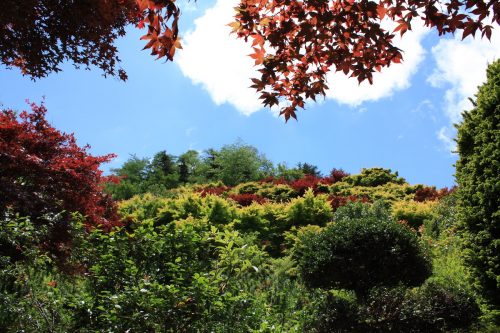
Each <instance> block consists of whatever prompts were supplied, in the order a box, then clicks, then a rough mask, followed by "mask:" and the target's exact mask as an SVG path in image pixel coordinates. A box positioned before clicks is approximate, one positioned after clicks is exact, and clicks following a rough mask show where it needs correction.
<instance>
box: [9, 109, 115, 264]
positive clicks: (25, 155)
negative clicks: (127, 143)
mask: <svg viewBox="0 0 500 333" xmlns="http://www.w3.org/2000/svg"><path fill="white" fill-rule="evenodd" d="M46 112H47V109H46V108H45V106H44V105H43V104H41V105H36V104H31V112H27V111H23V112H21V113H20V114H19V115H17V114H16V112H14V111H12V110H9V109H7V110H0V219H5V218H7V217H8V216H16V215H18V216H21V217H29V218H30V220H31V221H33V223H34V224H35V226H37V227H40V230H46V231H47V232H46V233H44V234H46V237H47V239H44V240H43V242H44V244H45V247H46V250H48V251H50V252H51V253H53V254H55V255H57V256H58V257H60V258H61V257H62V258H64V257H65V254H67V253H66V250H67V247H66V246H63V244H66V242H67V241H69V240H70V239H71V236H70V232H69V230H70V226H71V222H72V217H71V214H72V213H73V212H79V213H81V214H82V215H84V216H85V223H86V224H87V226H88V227H95V226H98V227H103V228H110V227H112V226H113V225H117V224H119V223H120V221H119V217H118V215H117V211H116V205H115V204H114V202H113V201H112V200H111V198H110V197H109V196H108V195H107V194H105V193H104V192H103V187H102V186H103V183H104V182H105V181H109V178H108V177H104V176H103V175H102V171H101V170H100V169H99V166H100V165H101V164H102V163H105V162H108V161H109V160H110V159H111V158H113V157H114V155H112V154H110V155H105V156H92V155H90V154H89V153H88V149H89V146H85V147H83V148H82V147H79V146H78V145H77V143H76V140H75V138H74V136H73V135H72V134H65V133H62V132H60V131H58V130H57V129H55V128H54V127H52V126H51V125H50V124H49V123H48V122H47V120H46V119H45V114H46ZM44 237H45V236H44ZM6 246H7V247H8V244H7V245H6V244H2V243H1V242H0V254H1V253H2V252H3V251H6V248H5V247H6ZM7 250H8V249H7ZM11 250H14V251H17V250H19V249H12V248H11ZM19 251H20V250H19Z"/></svg>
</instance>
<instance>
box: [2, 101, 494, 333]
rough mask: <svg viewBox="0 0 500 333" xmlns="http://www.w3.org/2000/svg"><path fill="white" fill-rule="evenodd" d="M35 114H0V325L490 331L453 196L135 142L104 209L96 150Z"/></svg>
mask: <svg viewBox="0 0 500 333" xmlns="http://www.w3.org/2000/svg"><path fill="white" fill-rule="evenodd" d="M45 112H46V110H45V108H44V107H43V105H42V106H36V105H33V110H32V112H23V113H21V114H19V115H16V114H15V113H14V112H13V111H11V110H6V111H4V112H2V114H1V116H2V122H0V134H1V135H0V139H1V140H0V148H1V150H0V158H1V160H0V161H1V163H0V167H1V168H2V169H1V171H2V173H0V180H1V181H2V183H1V184H2V187H1V191H2V194H4V195H2V196H1V197H0V198H1V200H2V201H1V202H2V206H1V208H2V210H1V215H0V331H1V332H6V333H13V332H82V333H90V332H116V333H124V332H143V331H144V332H186V333H190V332H214V333H225V332H254V333H256V332H261V333H264V332H266V333H274V332H297V333H298V332H310V333H319V332H389V331H393V332H422V333H427V332H495V331H498V326H495V325H496V324H495V323H494V322H493V321H491V320H490V319H489V318H491V317H488V316H483V317H482V318H480V316H481V315H482V314H483V315H484V314H488V313H489V312H488V311H487V310H488V309H485V308H484V307H482V308H481V310H480V308H479V307H478V302H477V301H478V297H477V295H476V294H475V293H474V288H472V286H471V285H470V283H469V282H468V281H469V278H470V273H469V271H468V270H467V268H466V266H465V265H464V261H463V258H462V256H461V247H460V246H461V240H460V238H459V237H458V236H457V226H458V224H457V220H458V219H457V216H460V217H461V216H463V210H461V209H460V210H459V209H458V206H459V205H460V203H461V202H462V201H463V200H464V199H463V197H462V194H461V193H458V194H457V193H456V192H454V191H448V190H447V189H442V190H437V189H435V188H432V187H426V186H423V185H410V184H408V183H407V182H406V181H405V180H404V179H403V178H401V177H399V176H398V175H397V173H395V172H392V171H391V170H387V169H381V168H372V169H363V170H362V171H361V173H360V174H354V175H348V174H347V173H345V172H343V171H342V170H338V169H333V170H332V172H331V173H330V174H329V175H328V176H326V177H322V175H321V174H319V173H318V172H317V168H316V167H315V166H314V165H312V164H308V163H301V164H300V165H298V166H297V167H296V168H287V167H286V166H285V165H283V164H280V165H278V166H277V167H274V166H273V165H272V163H270V162H269V161H268V160H267V159H266V158H265V157H263V156H262V155H261V154H259V153H258V151H257V150H256V149H255V148H253V147H251V146H248V145H245V144H243V143H237V144H233V145H228V146H224V147H222V148H221V149H220V150H214V149H211V150H208V151H207V152H206V153H205V155H202V156H201V157H200V156H198V153H196V152H193V151H188V152H186V153H185V154H182V155H181V156H179V157H176V156H173V155H171V154H168V153H167V152H166V151H162V152H159V153H157V154H156V155H155V156H154V157H153V158H152V159H141V158H137V157H135V156H132V157H131V158H130V159H129V160H128V161H127V162H125V164H124V165H123V166H122V167H121V168H118V169H116V170H115V171H114V173H115V175H116V176H117V177H118V178H121V182H120V183H111V184H109V183H108V185H107V186H108V190H109V191H110V192H111V193H113V195H114V196H115V197H120V196H122V198H125V197H126V198H128V199H126V200H120V201H119V202H118V203H117V208H118V209H117V210H115V203H114V202H112V201H109V200H110V199H109V197H108V196H106V195H105V194H104V193H103V188H102V187H101V182H102V181H104V180H106V178H105V177H103V176H102V174H101V171H99V169H98V166H99V164H100V163H102V162H105V161H107V160H108V159H109V158H110V156H105V157H92V156H90V155H89V154H88V153H87V149H86V148H80V147H78V146H77V145H76V142H75V140H74V138H73V136H71V135H67V134H63V133H60V132H58V131H57V130H55V129H54V128H53V127H52V126H50V124H48V123H47V121H46V120H45V118H44V115H45ZM240 157H241V160H244V161H246V163H243V164H238V163H234V162H235V161H239V160H240ZM75 191H78V193H75ZM457 198H458V199H457ZM76 199H78V200H79V201H75V200H76ZM23 200H24V201H23ZM93 200H96V201H93ZM101 204H102V205H104V206H101ZM104 208H106V209H104ZM108 208H109V210H108ZM109 214H111V215H109ZM112 217H113V219H111V218H112ZM118 217H119V218H118ZM111 221H113V222H112V223H111ZM96 226H98V227H96ZM103 226H106V228H104V227H103ZM60 230H63V231H64V235H65V237H64V238H63V239H61V238H57V237H54V236H55V235H58V236H60V235H61V234H60V233H54V232H55V231H60ZM56 240H57V241H56ZM63 240H64V241H63ZM54 254H63V255H62V256H61V255H60V256H54ZM61 257H63V258H64V261H60V260H59V259H60V258H61ZM479 300H481V298H479Z"/></svg>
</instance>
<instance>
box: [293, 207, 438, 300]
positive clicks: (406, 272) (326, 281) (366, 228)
mask: <svg viewBox="0 0 500 333" xmlns="http://www.w3.org/2000/svg"><path fill="white" fill-rule="evenodd" d="M334 220H335V222H334V223H333V224H331V225H329V226H328V227H326V228H325V229H324V230H323V231H322V232H320V233H313V234H309V235H308V237H304V239H302V240H301V242H300V246H299V247H298V248H297V250H296V251H295V257H296V259H297V264H298V269H299V271H300V273H301V276H302V278H303V279H304V281H305V283H306V285H308V286H310V287H320V288H326V289H331V288H338V289H347V290H353V291H354V292H355V293H356V295H357V296H360V297H364V296H366V295H367V294H368V293H369V291H370V290H371V289H373V288H374V287H381V286H384V287H392V286H397V285H399V284H403V285H407V286H418V285H420V284H422V283H423V282H424V281H425V280H426V279H427V278H428V277H429V275H430V274H431V265H430V262H429V261H428V259H427V258H426V255H425V254H424V253H423V251H422V249H421V248H420V245H419V243H418V239H417V235H416V234H415V232H414V231H413V232H412V231H411V230H410V229H409V228H407V227H406V226H404V225H402V224H399V223H396V222H395V221H394V220H392V219H391V218H390V216H389V215H388V213H387V212H385V211H383V210H381V209H380V208H379V207H378V205H374V206H373V207H371V208H368V206H366V205H363V204H353V205H349V206H346V207H342V208H341V209H339V210H338V211H337V212H336V213H335V217H334Z"/></svg>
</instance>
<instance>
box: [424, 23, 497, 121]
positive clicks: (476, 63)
mask: <svg viewBox="0 0 500 333" xmlns="http://www.w3.org/2000/svg"><path fill="white" fill-rule="evenodd" d="M432 55H433V56H434V59H435V61H436V69H435V70H434V72H433V73H432V75H431V76H429V78H428V82H429V83H430V84H431V85H432V86H433V87H440V88H443V87H447V88H448V89H447V90H446V93H445V96H444V99H445V106H444V112H445V114H446V115H447V116H448V118H449V119H450V121H451V122H453V123H456V122H458V121H460V119H461V113H462V111H464V110H468V109H470V108H471V107H472V105H471V103H470V101H469V100H468V98H469V97H471V98H474V94H475V93H476V92H477V86H479V85H480V84H481V83H483V82H484V81H485V79H486V67H487V65H488V63H491V62H492V61H493V60H495V59H496V58H498V57H499V56H500V30H498V29H497V30H495V31H494V32H493V36H492V38H491V42H490V41H488V40H487V39H479V38H477V39H472V38H467V39H465V40H463V41H462V40H461V38H460V37H459V36H456V37H455V38H454V39H441V40H440V41H439V43H438V44H437V45H436V46H434V47H433V48H432Z"/></svg>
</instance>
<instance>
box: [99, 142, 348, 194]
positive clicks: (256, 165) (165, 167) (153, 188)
mask: <svg viewBox="0 0 500 333" xmlns="http://www.w3.org/2000/svg"><path fill="white" fill-rule="evenodd" d="M335 170H336V169H335ZM111 172H112V173H113V175H115V176H117V177H119V178H120V179H121V180H120V182H119V183H116V182H115V183H109V184H108V185H107V190H108V191H109V192H110V193H111V194H112V196H113V198H114V199H117V200H124V199H130V198H131V197H133V196H134V195H137V194H142V193H153V194H157V195H163V194H165V193H166V191H168V190H169V189H173V188H176V187H178V186H181V185H186V184H196V183H198V184H203V183H210V182H222V183H224V185H228V186H235V185H237V184H241V183H244V182H249V181H257V180H261V179H264V178H269V177H273V178H277V179H283V180H285V181H294V180H297V179H301V178H303V177H304V176H312V177H316V178H320V177H322V174H321V172H320V171H319V168H318V167H317V166H316V165H313V164H309V163H298V164H297V165H296V166H295V167H288V166H287V165H286V164H284V163H278V164H277V165H276V166H275V165H274V164H273V163H272V162H271V161H270V160H269V159H268V158H267V157H266V156H265V155H264V154H262V153H260V152H259V151H258V150H257V148H255V147H253V146H251V145H248V144H245V143H243V142H241V141H237V142H236V143H234V144H230V145H225V146H223V147H222V148H220V149H218V150H217V149H213V148H210V149H207V150H205V151H204V152H203V153H199V152H198V151H196V150H188V151H187V152H185V153H183V154H181V155H179V156H174V155H172V154H169V153H168V152H167V151H166V150H163V151H160V152H158V153H156V154H155V155H154V156H153V158H139V157H137V156H136V155H132V156H131V157H130V158H129V159H128V160H127V161H126V162H125V163H124V164H123V165H122V166H121V167H120V168H116V169H112V170H111ZM337 172H338V170H337ZM344 174H345V175H347V174H346V173H344Z"/></svg>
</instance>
